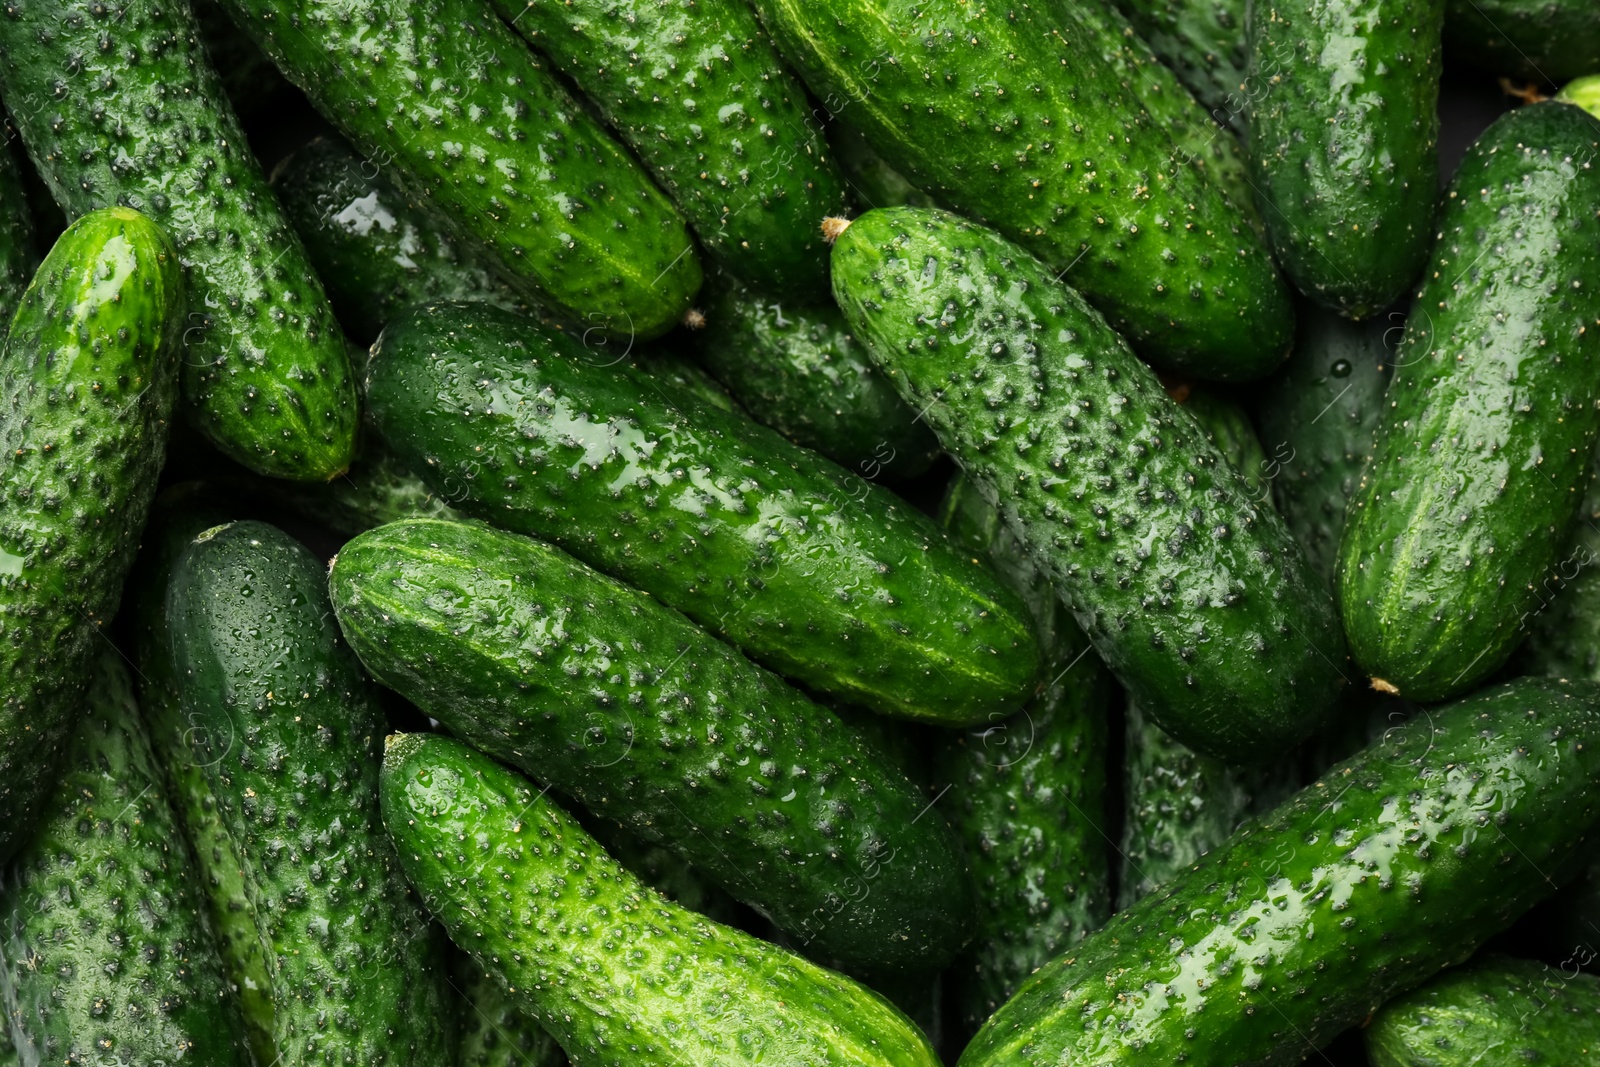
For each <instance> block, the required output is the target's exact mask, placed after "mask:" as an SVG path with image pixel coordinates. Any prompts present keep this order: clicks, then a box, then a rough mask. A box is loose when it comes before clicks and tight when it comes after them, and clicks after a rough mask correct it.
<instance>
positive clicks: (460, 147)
mask: <svg viewBox="0 0 1600 1067" xmlns="http://www.w3.org/2000/svg"><path fill="white" fill-rule="evenodd" d="M224 3H225V5H226V6H227V7H228V9H229V10H230V11H231V12H232V13H233V15H234V17H235V19H236V20H237V21H238V23H239V25H240V27H241V28H243V29H244V30H245V31H246V32H247V33H249V34H250V35H251V36H252V37H253V38H254V39H255V40H256V42H257V43H258V44H259V45H260V46H261V47H262V49H263V50H265V51H266V53H267V54H268V55H269V56H271V57H272V60H273V62H274V63H276V64H277V65H278V69H279V70H281V71H283V73H284V74H285V76H287V77H288V79H289V80H290V81H291V82H293V83H294V84H295V85H296V86H298V87H299V88H300V89H301V90H302V91H303V92H305V94H306V95H307V96H308V97H310V98H311V102H312V103H313V104H315V105H316V106H317V108H318V109H319V110H320V111H321V112H322V113H323V115H324V116H326V117H327V119H328V121H330V122H332V123H333V124H334V125H335V126H337V127H339V129H340V130H341V131H343V133H344V135H345V136H346V137H348V138H349V139H350V141H351V143H352V144H354V145H355V146H356V148H357V149H358V150H359V151H360V152H361V153H362V154H363V155H364V156H366V157H367V158H368V159H370V160H373V161H375V162H377V163H378V164H379V165H380V166H382V167H384V168H385V169H386V170H389V169H390V168H391V166H392V173H393V174H394V176H395V178H396V180H397V181H398V182H399V183H400V185H401V186H402V187H403V188H404V189H405V190H406V191H407V192H408V194H409V195H411V196H413V197H415V198H416V199H418V200H419V201H424V202H427V203H429V204H431V205H432V206H433V207H435V208H437V209H438V210H439V212H440V213H441V214H443V215H445V216H446V217H447V218H448V219H449V220H450V223H451V225H452V226H453V227H454V228H455V229H456V230H457V231H458V232H459V234H460V236H461V237H462V238H463V240H464V241H467V242H471V243H476V244H478V245H481V246H483V247H485V248H486V249H487V250H488V251H490V252H492V253H493V254H494V255H495V257H496V258H497V259H498V261H499V264H500V266H501V267H502V268H503V269H504V270H505V271H506V272H507V275H508V277H510V278H511V279H512V280H514V281H516V282H517V284H518V285H519V286H520V287H522V288H524V289H526V290H527V291H528V292H529V294H530V295H532V296H535V297H537V298H539V299H540V301H541V302H542V303H544V304H545V305H547V306H548V307H549V308H550V310H551V311H552V312H553V313H554V314H556V315H557V316H559V317H561V318H564V319H567V320H570V321H571V322H573V323H576V324H579V325H580V326H581V327H582V328H586V329H593V330H596V331H599V332H603V333H606V334H607V335H610V336H616V337H625V338H639V339H644V338H648V337H654V336H656V335H657V334H660V333H664V332H666V331H667V330H669V329H671V328H672V327H673V326H674V325H676V324H677V322H678V320H679V319H681V318H682V317H683V313H684V312H685V311H687V310H688V308H689V302H690V301H691V300H692V299H693V297H694V294H695V292H696V291H697V290H698V289H699V288H700V280H701V275H700V260H699V257H698V256H697V255H696V254H695V250H694V244H693V241H692V239H691V238H690V236H689V231H688V228H687V226H686V225H685V223H684V220H683V217H682V216H681V215H679V214H678V212H677V210H676V209H675V208H674V207H673V206H672V204H671V202H670V201H668V200H667V198H666V196H665V195H664V194H663V193H662V192H661V191H660V190H659V189H657V188H656V187H655V185H654V184H653V183H652V182H651V181H650V176H649V175H648V174H646V173H645V172H644V169H643V168H642V167H641V166H640V165H639V164H638V163H637V162H636V161H635V160H634V159H633V158H632V157H631V156H630V155H629V154H628V152H627V150H626V149H624V148H623V147H622V146H621V145H619V144H618V143H617V142H616V141H615V140H614V139H613V138H612V137H611V135H610V134H608V133H607V132H606V131H605V129H604V128H603V127H602V126H601V125H600V122H599V120H598V119H596V118H595V117H594V116H593V115H591V114H590V113H589V112H588V111H587V110H585V108H584V107H583V106H582V105H580V104H578V103H576V102H575V101H574V100H573V99H572V98H571V96H569V95H568V94H567V91H566V89H565V88H563V86H562V85H561V83H560V82H559V81H557V80H556V78H555V76H554V75H552V74H551V73H550V72H549V71H548V70H547V69H546V68H545V67H544V65H543V63H542V62H541V61H540V60H539V58H538V57H536V56H535V55H533V54H532V53H531V52H529V51H528V47H527V45H525V44H524V43H523V42H522V41H520V40H518V39H517V37H516V35H515V34H514V33H513V32H512V31H511V30H510V29H509V28H508V27H507V26H506V25H505V24H504V23H502V22H501V21H500V20H499V18H497V17H496V16H495V14H494V12H493V11H492V10H491V9H490V8H489V6H488V5H486V4H479V3H475V2H474V0H427V3H425V4H421V5H418V4H408V3H397V2H395V0H350V2H348V3H342V4H339V5H337V6H329V5H326V4H322V3H319V2H317V0H224ZM378 101H383V106H381V107H379V106H377V102H378Z"/></svg>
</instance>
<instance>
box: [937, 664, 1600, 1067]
mask: <svg viewBox="0 0 1600 1067" xmlns="http://www.w3.org/2000/svg"><path fill="white" fill-rule="evenodd" d="M1597 729H1600V688H1597V687H1595V686H1592V685H1588V684H1583V683H1577V684H1572V685H1564V684H1561V683H1557V682H1552V681H1548V680H1544V679H1520V680H1518V681H1516V682H1513V683H1511V684H1509V685H1504V686H1497V687H1494V688H1492V689H1487V690H1484V691H1483V692H1481V693H1478V694H1475V695H1474V696H1472V697H1469V698H1467V699H1465V700H1462V701H1459V702H1457V703H1455V704H1452V705H1450V706H1448V707H1444V708H1436V709H1431V710H1428V711H1424V712H1423V713H1421V714H1420V715H1419V716H1418V717H1417V718H1415V719H1413V720H1412V721H1411V722H1410V724H1409V725H1408V727H1407V728H1406V729H1403V730H1394V731H1390V732H1389V733H1388V734H1387V735H1386V736H1385V738H1384V740H1383V741H1381V742H1379V743H1378V744H1376V745H1373V746H1371V747H1369V748H1367V749H1365V750H1364V751H1362V752H1361V753H1360V754H1358V755H1356V756H1355V757H1353V758H1351V759H1349V760H1346V761H1345V762H1344V763H1341V764H1338V765H1337V766H1335V767H1333V768H1332V769H1331V770H1330V771H1328V773H1327V774H1325V775H1323V777H1322V778H1320V779H1319V780H1318V781H1317V782H1315V783H1314V784H1313V785H1311V786H1310V787H1308V788H1306V789H1304V790H1302V791H1301V792H1300V793H1299V794H1298V795H1296V796H1295V797H1293V798H1291V799H1290V800H1288V801H1286V802H1285V803H1284V804H1282V805H1281V806H1279V807H1278V808H1277V810H1275V811H1273V812H1272V813H1271V814H1269V815H1267V816H1264V817H1263V818H1261V819H1259V820H1255V821H1252V822H1251V823H1250V824H1249V825H1247V826H1246V828H1245V829H1243V830H1240V831H1239V832H1238V833H1237V834H1235V835H1234V837H1233V838H1232V839H1230V840H1229V841H1228V842H1227V844H1226V845H1224V846H1223V847H1222V848H1219V849H1217V850H1216V851H1214V852H1212V853H1211V854H1210V855H1209V856H1207V857H1206V858H1205V859H1203V860H1202V861H1200V863H1199V864H1198V865H1197V866H1196V867H1195V869H1194V870H1192V871H1190V872H1188V873H1186V874H1184V875H1181V876H1180V877H1178V878H1176V879H1174V880H1173V881H1172V882H1171V883H1169V884H1168V885H1167V886H1166V887H1165V888H1164V889H1162V890H1160V891H1158V892H1156V893H1153V894H1151V895H1150V896H1147V897H1145V898H1144V899H1143V900H1141V901H1139V902H1138V903H1137V904H1135V905H1133V906H1132V907H1130V908H1128V909H1127V910H1126V911H1123V912H1120V913H1118V914H1117V915H1116V916H1114V917H1113V918H1112V920H1111V922H1109V923H1108V924H1107V925H1106V926H1105V927H1104V928H1103V929H1101V930H1100V931H1099V932H1098V933H1096V934H1093V935H1091V936H1090V937H1089V939H1088V940H1086V941H1084V942H1083V943H1082V944H1080V945H1078V946H1077V947H1076V948H1074V949H1073V950H1072V951H1071V952H1069V953H1067V954H1066V955H1064V956H1061V957H1059V958H1057V959H1056V960H1054V961H1053V962H1051V963H1049V964H1048V965H1046V966H1045V967H1043V968H1041V969H1040V970H1039V971H1038V973H1036V974H1035V975H1034V976H1033V977H1032V978H1031V979H1029V981H1028V982H1027V983H1026V984H1025V985H1024V986H1023V987H1022V990H1021V991H1020V992H1019V993H1018V994H1017V995H1016V996H1015V997H1013V998H1012V999H1011V1001H1010V1002H1009V1003H1007V1004H1006V1005H1005V1007H1003V1008H1001V1009H1000V1011H999V1012H998V1013H997V1014H996V1015H995V1016H994V1018H992V1019H990V1020H989V1022H988V1023H987V1024H986V1025H985V1026H984V1028H983V1030H982V1031H980V1032H979V1034H978V1036H977V1037H975V1038H974V1039H973V1041H972V1044H970V1045H969V1046H967V1050H966V1052H965V1053H963V1054H962V1057H961V1067H991V1065H998V1064H1007V1065H1027V1067H1042V1065H1044V1064H1062V1063H1074V1064H1078V1063H1084V1064H1088V1063H1093V1064H1096V1065H1097V1067H1122V1065H1130V1067H1131V1065H1134V1064H1151V1063H1180V1062H1181V1063H1184V1064H1193V1065H1195V1067H1213V1065H1224V1064H1227V1065H1232V1064H1241V1063H1250V1064H1259V1065H1262V1067H1268V1065H1287V1064H1293V1063H1298V1062H1300V1059H1301V1057H1302V1056H1304V1055H1307V1054H1309V1053H1311V1052H1312V1050H1313V1049H1315V1048H1317V1047H1318V1046H1319V1045H1321V1044H1322V1043H1324V1042H1326V1041H1327V1040H1329V1039H1330V1038H1332V1037H1333V1036H1334V1035H1335V1034H1336V1033H1338V1032H1339V1031H1341V1030H1343V1029H1345V1028H1347V1027H1350V1026H1353V1025H1355V1024H1357V1023H1359V1022H1361V1021H1362V1020H1363V1019H1364V1018H1366V1017H1367V1016H1368V1015H1369V1014H1370V1013H1371V1012H1372V1011H1373V1010H1375V1009H1376V1008H1377V1007H1378V1006H1379V1005H1380V1004H1382V1003H1383V1002H1384V1001H1386V1000H1388V999H1389V998H1390V997H1392V996H1393V995H1395V994H1396V993H1400V992H1404V991H1405V990H1407V989H1410V988H1412V987H1414V986H1416V985H1418V984H1420V983H1421V982H1423V981H1425V980H1427V979H1428V978H1429V977H1431V976H1432V975H1433V974H1434V973H1436V972H1437V971H1439V970H1440V969H1442V968H1444V967H1446V966H1449V965H1451V964H1454V963H1459V962H1460V961H1462V960H1464V959H1466V958H1467V957H1468V956H1470V955H1471V954H1472V952H1473V950H1474V949H1475V948H1476V947H1477V946H1478V945H1479V944H1480V943H1481V942H1482V941H1483V940H1484V939H1486V938H1487V937H1489V936H1490V935H1492V934H1494V933H1496V932H1497V931H1499V930H1502V929H1504V928H1505V927H1507V926H1508V925H1510V923H1511V922H1512V921H1513V920H1515V919H1516V918H1517V916H1518V915H1520V914H1521V913H1522V912H1523V911H1525V910H1526V909H1527V908H1528V907H1529V906H1530V905H1532V904H1533V903H1535V902H1536V901H1538V900H1539V899H1540V898H1542V897H1544V896H1547V895H1548V894H1549V893H1550V892H1551V891H1552V890H1553V889H1554V888H1555V882H1553V881H1552V880H1551V879H1550V878H1547V877H1546V873H1547V872H1551V873H1557V872H1560V871H1562V870H1563V869H1565V868H1567V867H1568V865H1569V864H1571V863H1572V862H1573V861H1574V860H1575V859H1577V858H1578V857H1579V856H1582V855H1583V854H1584V853H1585V850H1586V849H1588V848H1590V847H1592V846H1591V844H1590V842H1589V841H1588V840H1587V834H1588V833H1589V829H1588V828H1589V827H1590V826H1591V825H1592V824H1593V822H1594V820H1595V818H1596V816H1597V815H1600V746H1596V745H1594V744H1593V743H1592V738H1593V737H1594V733H1595V731H1596V730H1597Z"/></svg>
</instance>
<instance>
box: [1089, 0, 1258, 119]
mask: <svg viewBox="0 0 1600 1067" xmlns="http://www.w3.org/2000/svg"><path fill="white" fill-rule="evenodd" d="M1117 6H1118V7H1119V8H1121V10H1122V13H1123V14H1124V15H1126V16H1127V17H1128V21H1129V22H1131V23H1133V27H1134V29H1135V30H1137V31H1138V33H1139V35H1140V36H1141V37H1143V38H1144V39H1145V40H1146V41H1148V42H1149V43H1150V47H1151V49H1153V50H1154V51H1155V54H1156V55H1157V56H1159V57H1160V58H1161V61H1162V62H1163V63H1165V64H1166V65H1167V66H1169V67H1171V68H1172V70H1173V72H1174V73H1176V74H1177V76H1178V77H1179V78H1180V79H1181V80H1182V81H1183V83H1184V84H1185V85H1187V86H1188V87H1189V90H1190V91H1191V92H1192V93H1194V95H1195V97H1196V99H1198V100H1199V101H1200V102H1201V103H1202V104H1204V105H1205V106H1206V108H1207V109H1208V110H1209V111H1210V112H1211V113H1212V115H1213V116H1214V117H1215V118H1216V120H1217V121H1219V122H1232V121H1233V119H1234V117H1235V116H1236V115H1237V114H1238V112H1239V111H1240V110H1242V109H1240V108H1239V107H1238V106H1237V103H1238V99H1239V97H1238V94H1239V91H1240V87H1241V86H1243V85H1244V81H1245V67H1246V64H1247V62H1248V61H1247V58H1246V56H1245V48H1244V16H1245V3H1244V2H1243V0H1117Z"/></svg>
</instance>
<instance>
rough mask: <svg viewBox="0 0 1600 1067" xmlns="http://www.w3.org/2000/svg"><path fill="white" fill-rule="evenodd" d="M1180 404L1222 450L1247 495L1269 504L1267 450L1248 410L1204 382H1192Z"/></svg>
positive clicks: (1270, 499) (1270, 500)
mask: <svg viewBox="0 0 1600 1067" xmlns="http://www.w3.org/2000/svg"><path fill="white" fill-rule="evenodd" d="M1183 406H1184V408H1185V409H1187V410H1188V412H1189V414H1191V415H1193V416H1194V418H1195V421H1196V422H1198V423H1199V424H1200V428H1201V429H1203V430H1205V432H1206V433H1207V434H1209V435H1210V436H1211V440H1212V442H1213V443H1214V444H1216V446H1217V448H1218V449H1219V450H1220V451H1221V452H1222V457H1223V458H1224V459H1226V460H1227V461H1228V465H1229V466H1231V467H1232V468H1233V469H1234V470H1235V471H1236V472H1238V475H1239V477H1240V478H1242V479H1244V483H1245V486H1246V487H1247V488H1248V489H1249V490H1250V498H1251V499H1252V500H1254V501H1256V502H1258V503H1265V504H1270V503H1271V502H1272V498H1271V495H1270V494H1269V493H1268V491H1267V487H1266V482H1265V481H1264V480H1263V479H1264V478H1265V477H1266V473H1267V453H1266V450H1265V449H1263V448H1262V447H1261V439H1260V438H1259V437H1257V436H1256V430H1255V427H1254V426H1252V425H1250V414H1249V412H1247V411H1245V409H1244V408H1243V407H1242V406H1241V405H1239V404H1237V403H1235V402H1234V401H1232V400H1229V399H1228V398H1227V397H1225V396H1223V395H1221V394H1220V393H1217V392H1215V391H1213V390H1211V389H1207V388H1205V387H1203V386H1194V387H1192V388H1191V389H1190V390H1189V392H1188V396H1187V397H1186V398H1185V399H1184V401H1183Z"/></svg>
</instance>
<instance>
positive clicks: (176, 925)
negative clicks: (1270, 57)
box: [0, 645, 250, 1067]
mask: <svg viewBox="0 0 1600 1067" xmlns="http://www.w3.org/2000/svg"><path fill="white" fill-rule="evenodd" d="M52 784H53V788H54V795H53V797H52V799H51V801H50V803H49V805H48V808H49V813H48V814H47V815H46V816H45V818H44V819H43V821H42V823H41V825H40V827H39V832H38V834H37V835H36V836H35V837H34V838H33V839H32V840H31V841H30V842H29V843H28V845H27V846H26V847H25V848H24V849H23V850H22V851H21V852H20V853H19V854H18V856H17V857H16V862H15V864H14V865H13V866H12V867H11V868H10V869H9V870H8V871H7V872H6V877H5V893H4V897H3V898H0V956H3V957H4V961H3V963H0V991H3V994H4V1003H5V1005H6V1010H7V1014H8V1015H9V1018H8V1019H7V1020H6V1022H7V1023H9V1024H11V1025H13V1026H15V1028H16V1031H17V1034H18V1036H19V1037H20V1038H21V1042H22V1047H21V1048H20V1049H19V1050H18V1052H19V1053H20V1056H21V1058H22V1060H23V1061H25V1062H27V1063H29V1064H39V1063H50V1064H59V1063H67V1064H82V1063H106V1062H114V1063H131V1064H147V1063H163V1062H164V1063H178V1062H182V1063H184V1064H186V1065H187V1064H194V1065H204V1067H249V1065H250V1058H249V1053H248V1052H247V1051H246V1049H245V1043H244V1040H243V1033H244V1027H243V1026H242V1025H241V1023H240V1020H239V1007H238V1004H237V1003H236V1002H235V1001H234V999H233V994H232V992H231V991H230V990H229V988H228V980H227V977H226V976H225V975H224V974H223V970H222V961H221V960H220V959H218V957H217V949H216V945H215V944H214V943H213V941H212V939H211V933H210V931H209V930H207V929H206V924H205V919H204V918H203V917H202V905H201V902H200V899H199V890H198V887H197V886H196V885H195V878H194V867H193V860H192V858H191V857H190V855H189V849H188V846H187V845H185V844H184V841H183V837H182V835H181V833H180V832H179V829H178V821H177V819H176V818H175V817H174V815H173V812H172V807H171V805H170V804H169V803H168V802H167V792H166V786H165V783H163V782H162V781H161V770H160V767H159V765H158V764H157V763H156V761H155V759H154V757H153V756H152V755H151V753H150V743H149V741H148V740H146V738H145V733H144V725H143V724H142V723H141V722H140V721H139V708H138V706H137V705H136V704H135V703H134V699H133V686H132V684H131V683H130V682H129V680H128V672H127V670H126V668H124V667H123V665H122V657H121V655H120V654H118V653H117V651H116V650H115V649H113V648H111V647H110V646H109V645H107V646H105V647H104V648H103V649H102V650H101V652H100V653H99V654H98V655H97V656H96V658H95V664H94V667H93V671H92V677H91V679H90V682H89V687H88V694H87V697H86V699H85V708H84V714H83V717H82V719H81V720H80V722H79V724H78V729H77V732H76V733H75V735H74V737H73V741H72V745H71V748H70V750H69V752H68V754H67V758H66V761H65V763H64V765H63V769H62V774H61V776H60V778H59V779H58V780H55V781H53V783H52ZM12 1062H13V1063H15V1062H17V1059H16V1057H13V1059H12Z"/></svg>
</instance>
